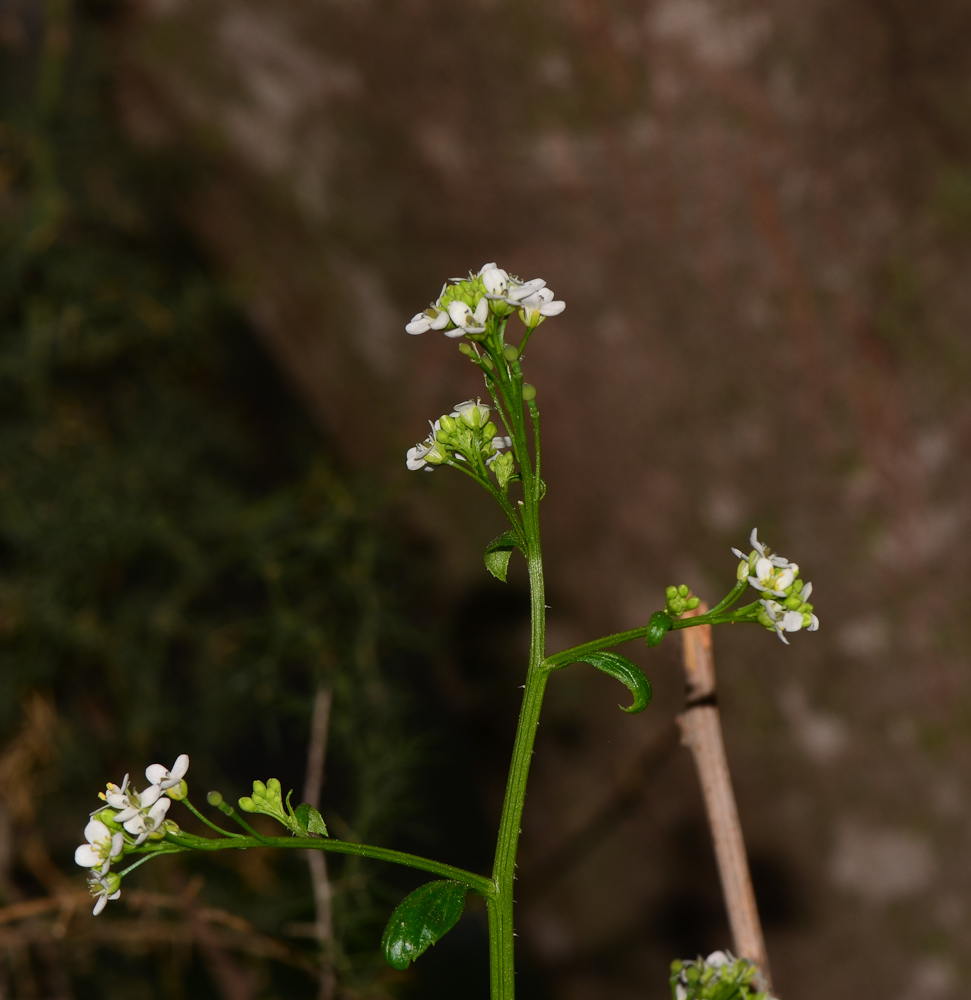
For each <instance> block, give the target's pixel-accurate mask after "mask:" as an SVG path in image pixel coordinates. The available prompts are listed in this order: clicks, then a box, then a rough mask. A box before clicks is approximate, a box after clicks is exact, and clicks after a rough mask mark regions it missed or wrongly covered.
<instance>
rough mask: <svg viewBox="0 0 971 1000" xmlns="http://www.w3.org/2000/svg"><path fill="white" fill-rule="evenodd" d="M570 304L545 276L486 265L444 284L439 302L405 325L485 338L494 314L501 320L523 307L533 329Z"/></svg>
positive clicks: (415, 331) (522, 312) (413, 329)
mask: <svg viewBox="0 0 971 1000" xmlns="http://www.w3.org/2000/svg"><path fill="white" fill-rule="evenodd" d="M565 308H566V303H565V302H562V301H559V300H556V299H554V298H553V292H552V291H550V289H548V288H547V287H546V282H545V281H544V280H543V279H542V278H532V279H530V280H529V281H522V280H521V279H519V278H517V277H515V276H514V275H511V274H509V272H508V271H504V270H503V269H502V268H501V267H496V265H495V264H494V263H491V264H484V265H483V266H482V267H481V268H480V270H479V273H478V274H473V273H472V272H471V271H470V272H469V276H468V278H453V279H452V280H451V282H446V283H445V284H444V285H443V286H442V290H441V292H440V293H439V296H438V298H437V299H436V300H435V302H433V303H431V305H429V307H428V308H427V309H425V310H423V311H422V312H420V313H416V314H415V315H414V316H413V317H412V319H411V322H410V323H408V324H407V325H406V326H405V330H406V331H407V332H408V333H412V334H419V333H427V332H428V331H429V330H441V331H442V332H443V333H444V334H445V336H446V337H464V336H466V335H468V336H471V337H473V338H481V335H482V334H485V333H486V325H487V320H488V318H489V316H490V314H491V315H493V316H495V317H497V318H498V319H504V318H505V317H507V316H509V315H511V314H512V313H514V312H515V311H516V310H517V309H518V310H519V318H520V319H521V320H522V321H523V324H524V325H525V326H526V329H527V330H533V329H535V328H536V327H537V326H539V324H540V323H542V322H543V320H544V319H546V318H547V317H548V316H558V315H559V314H560V313H561V312H563V310H564V309H565Z"/></svg>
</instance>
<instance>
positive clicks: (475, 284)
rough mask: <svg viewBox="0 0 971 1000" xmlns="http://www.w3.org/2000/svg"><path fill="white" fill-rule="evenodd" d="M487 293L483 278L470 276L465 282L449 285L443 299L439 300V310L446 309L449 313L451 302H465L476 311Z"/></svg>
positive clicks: (442, 296)
mask: <svg viewBox="0 0 971 1000" xmlns="http://www.w3.org/2000/svg"><path fill="white" fill-rule="evenodd" d="M485 293H486V287H485V285H484V284H483V283H482V278H481V277H480V276H479V275H472V274H470V275H469V276H468V278H466V279H464V280H463V281H458V282H456V283H455V284H453V285H449V286H448V287H447V288H446V289H445V291H444V292H442V295H441V298H439V300H438V303H437V305H438V307H439V309H444V310H445V311H448V306H449V303H450V302H464V303H465V304H466V305H467V306H468V307H469V308H470V309H475V307H476V306H477V305H478V304H479V300H480V299H481V298H482V296H483V295H485Z"/></svg>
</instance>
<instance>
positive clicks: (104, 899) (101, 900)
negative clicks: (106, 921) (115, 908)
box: [91, 892, 117, 916]
mask: <svg viewBox="0 0 971 1000" xmlns="http://www.w3.org/2000/svg"><path fill="white" fill-rule="evenodd" d="M111 898H112V899H116V898H117V894H116V895H114V896H112V897H111ZM107 905H108V894H107V893H106V892H103V893H101V895H100V896H98V899H97V901H96V902H95V904H94V909H93V910H92V911H91V912H92V913H93V914H94V915H95V916H97V915H98V914H99V913H100V912H101V911H102V910H103V909H104V908H105V907H106V906H107Z"/></svg>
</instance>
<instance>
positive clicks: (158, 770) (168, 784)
mask: <svg viewBox="0 0 971 1000" xmlns="http://www.w3.org/2000/svg"><path fill="white" fill-rule="evenodd" d="M188 770H189V755H188V754H187V753H180V754H179V756H178V757H176V758H175V763H174V764H173V765H172V770H171V771H167V770H166V769H165V768H164V767H163V766H162V765H161V764H149V765H148V767H146V768H145V777H146V778H148V780H149V781H150V782H151V783H152V784H153V785H158V786H159V788H160V789H161V790H162V791H163V792H164V791H165V790H166V789H168V788H174V787H175V786H176V785H177V784H178V783H179V782H180V781H181V780H182V779H183V777H185V772H186V771H188ZM142 794H144V793H142Z"/></svg>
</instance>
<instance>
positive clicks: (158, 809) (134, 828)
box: [123, 796, 172, 847]
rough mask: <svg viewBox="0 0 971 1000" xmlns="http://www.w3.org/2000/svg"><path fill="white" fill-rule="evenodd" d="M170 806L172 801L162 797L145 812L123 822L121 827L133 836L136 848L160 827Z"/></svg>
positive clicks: (140, 812) (140, 811)
mask: <svg viewBox="0 0 971 1000" xmlns="http://www.w3.org/2000/svg"><path fill="white" fill-rule="evenodd" d="M170 805H172V800H171V799H167V798H165V797H164V796H163V797H162V798H160V799H159V800H158V801H157V802H156V803H155V804H154V805H153V806H152V807H151V809H149V810H147V812H146V811H145V810H139V811H138V812H137V813H136V814H135V815H134V816H132V817H131V818H129V819H128V820H126V821H125V823H124V824H123V825H124V827H125V829H126V830H127V831H128V832H129V833H130V834H132V836H134V838H135V846H136V847H137V846H138V845H139V844H142V843H144V842H145V841H146V840H148V837H149V835H150V834H153V833H155V831H156V830H157V829H158V828H159V827H160V826H161V825H162V823H163V821H164V820H165V814H166V813H167V812H168V810H169V806H170Z"/></svg>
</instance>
